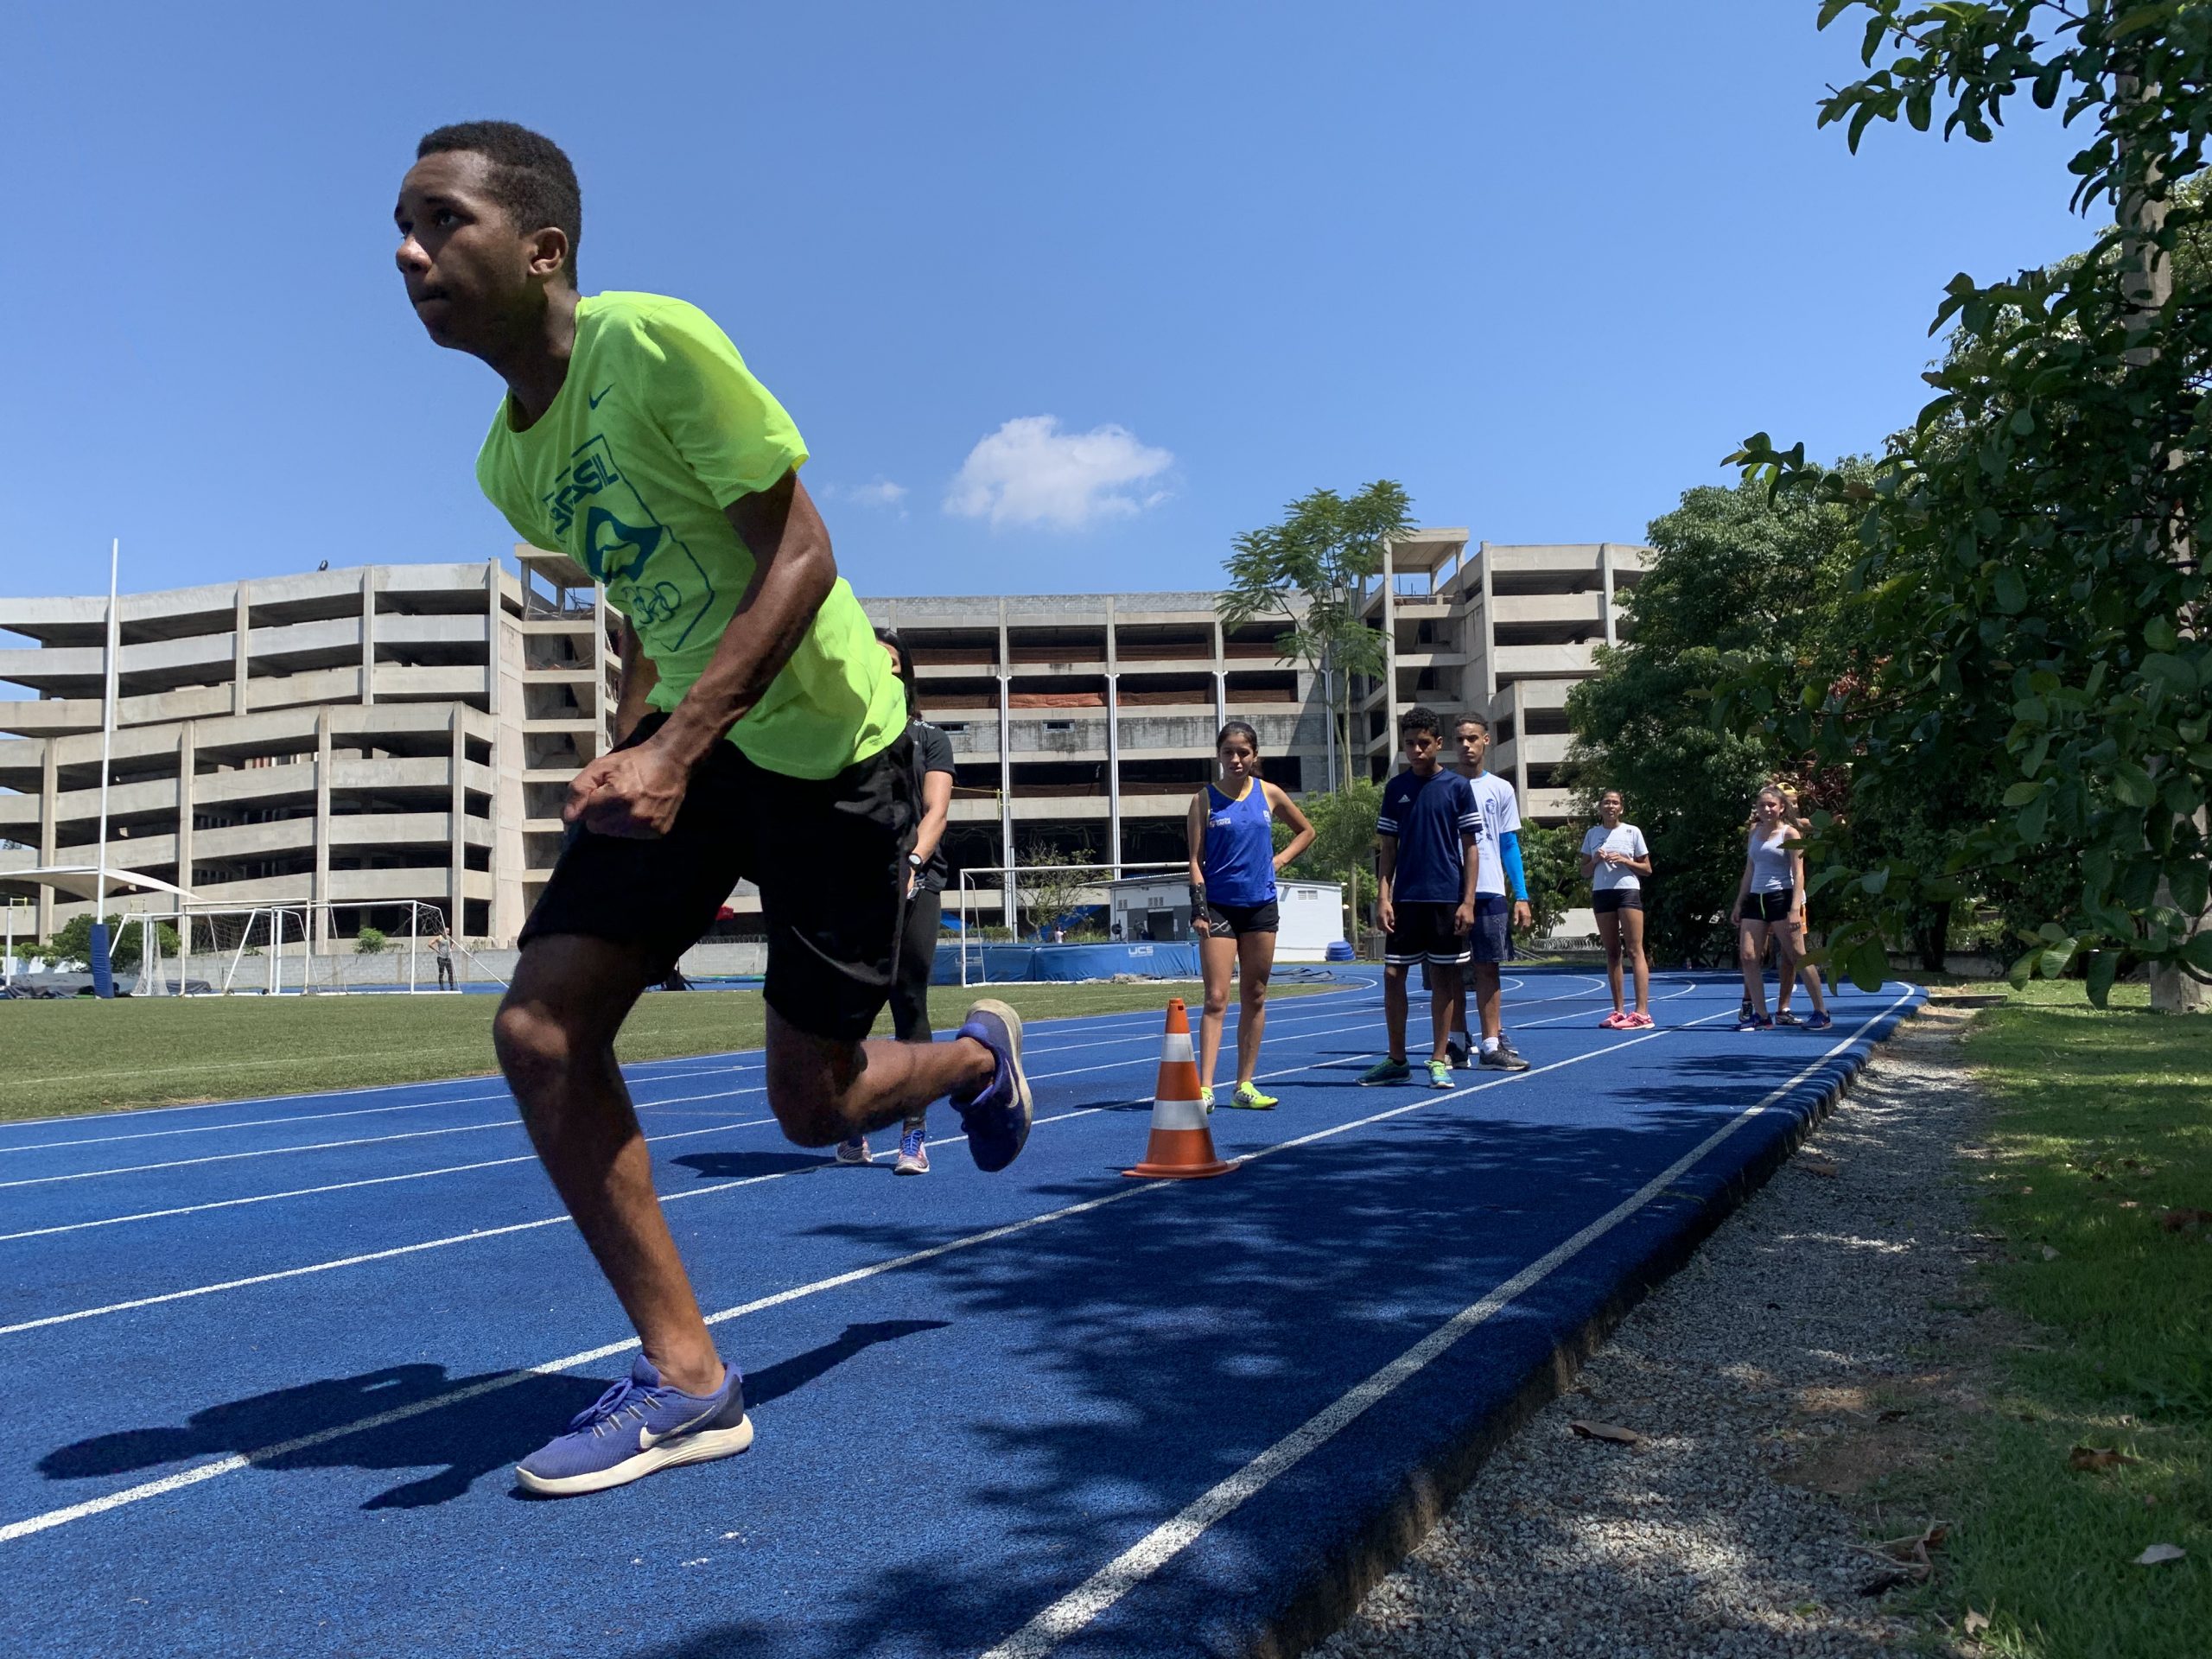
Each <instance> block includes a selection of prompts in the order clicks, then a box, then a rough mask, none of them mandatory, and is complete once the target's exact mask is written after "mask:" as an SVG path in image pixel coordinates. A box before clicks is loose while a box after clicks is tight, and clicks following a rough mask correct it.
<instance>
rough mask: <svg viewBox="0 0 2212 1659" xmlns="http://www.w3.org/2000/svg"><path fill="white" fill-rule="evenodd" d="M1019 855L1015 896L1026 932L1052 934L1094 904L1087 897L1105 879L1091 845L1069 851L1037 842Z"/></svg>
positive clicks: (1049, 843) (1022, 850)
mask: <svg viewBox="0 0 2212 1659" xmlns="http://www.w3.org/2000/svg"><path fill="white" fill-rule="evenodd" d="M1020 856H1021V863H1022V866H1023V868H1021V870H1020V872H1019V874H1018V875H1017V877H1016V882H1017V886H1016V889H1015V893H1016V898H1017V899H1018V900H1019V902H1020V906H1021V923H1022V929H1024V930H1027V931H1035V932H1039V933H1043V932H1049V931H1051V930H1052V928H1053V927H1055V926H1058V925H1065V924H1068V923H1070V922H1071V921H1073V920H1074V919H1075V918H1077V915H1078V913H1079V912H1082V911H1083V910H1084V909H1085V908H1086V907H1087V906H1088V905H1089V904H1090V902H1091V901H1090V900H1089V899H1087V898H1086V896H1085V895H1086V894H1087V893H1089V892H1090V889H1092V888H1093V887H1096V886H1097V885H1098V884H1099V882H1101V881H1103V880H1105V874H1103V873H1102V872H1101V871H1099V870H1098V869H1097V868H1096V864H1097V862H1098V855H1097V854H1096V852H1094V851H1093V850H1092V849H1090V847H1089V846H1088V845H1084V846H1081V847H1076V848H1072V849H1070V848H1063V847H1055V846H1053V845H1052V843H1051V842H1043V841H1034V842H1030V843H1029V844H1028V845H1027V846H1026V847H1024V848H1023V849H1021V855H1020ZM1086 866H1089V867H1092V868H1085V867H1086ZM1016 937H1017V938H1019V937H1020V932H1019V931H1017V934H1016Z"/></svg>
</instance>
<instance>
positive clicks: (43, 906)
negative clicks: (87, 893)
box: [38, 737, 61, 940]
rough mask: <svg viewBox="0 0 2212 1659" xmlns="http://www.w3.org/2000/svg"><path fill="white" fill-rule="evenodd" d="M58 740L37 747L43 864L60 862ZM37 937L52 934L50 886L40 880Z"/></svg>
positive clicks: (40, 836) (41, 859)
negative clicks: (38, 754) (56, 751)
mask: <svg viewBox="0 0 2212 1659" xmlns="http://www.w3.org/2000/svg"><path fill="white" fill-rule="evenodd" d="M60 741H61V740H60V738H58V737H49V738H48V739H47V740H46V741H45V742H44V743H43V744H41V746H40V756H39V785H38V861H39V862H40V863H41V864H47V865H52V864H55V863H59V862H60V859H59V857H58V856H57V854H56V849H57V847H58V846H59V844H60V833H61V767H60V760H58V759H57V758H56V756H55V753H54V750H55V747H56V746H57V745H58V744H59V743H60ZM38 936H39V938H41V939H42V940H43V939H50V938H53V937H54V889H53V888H52V887H49V886H48V884H47V883H45V882H43V881H41V882H40V883H39V886H38Z"/></svg>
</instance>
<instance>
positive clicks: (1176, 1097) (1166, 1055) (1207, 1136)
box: [1122, 997, 1236, 1180]
mask: <svg viewBox="0 0 2212 1659" xmlns="http://www.w3.org/2000/svg"><path fill="white" fill-rule="evenodd" d="M1234 1168H1236V1165H1234V1164H1228V1163H1224V1162H1223V1161H1222V1160H1221V1159H1220V1158H1219V1157H1218V1156H1217V1154H1215V1152H1214V1149H1213V1131H1212V1130H1211V1128H1207V1127H1206V1109H1205V1107H1204V1106H1202V1105H1200V1104H1199V1103H1198V1060H1197V1058H1196V1057H1195V1056H1193V1055H1192V1052H1191V1020H1190V1016H1189V1015H1188V1014H1185V1012H1184V1009H1183V999H1182V998H1181V997H1174V998H1172V999H1170V1000H1169V1001H1168V1004H1167V1035H1166V1038H1165V1039H1162V1041H1161V1043H1160V1081H1159V1083H1158V1084H1155V1085H1154V1088H1153V1091H1152V1139H1151V1140H1150V1141H1147V1142H1146V1143H1145V1149H1144V1161H1143V1162H1142V1163H1141V1164H1139V1165H1138V1166H1136V1167H1135V1169H1125V1170H1123V1171H1122V1174H1124V1175H1138V1176H1146V1177H1158V1176H1166V1177H1167V1178H1169V1179H1173V1180H1196V1179H1198V1178H1199V1177H1200V1176H1204V1175H1226V1174H1228V1173H1229V1172H1230V1170H1232V1169H1234Z"/></svg>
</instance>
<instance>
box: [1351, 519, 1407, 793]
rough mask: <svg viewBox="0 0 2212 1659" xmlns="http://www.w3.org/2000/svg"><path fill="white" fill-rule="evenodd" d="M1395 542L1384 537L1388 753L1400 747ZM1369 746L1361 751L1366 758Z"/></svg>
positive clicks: (1386, 768)
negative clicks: (1393, 555) (1393, 554)
mask: <svg viewBox="0 0 2212 1659" xmlns="http://www.w3.org/2000/svg"><path fill="white" fill-rule="evenodd" d="M1395 547H1396V543H1395V542H1393V541H1392V540H1391V539H1390V538H1389V537H1387V536H1386V537H1383V740H1384V742H1385V744H1386V745H1387V746H1388V747H1387V749H1386V753H1388V751H1389V750H1395V748H1396V747H1398V567H1397V562H1396V560H1395V558H1393V557H1392V553H1393V550H1395ZM1366 752H1367V751H1366V747H1363V748H1362V749H1361V751H1360V753H1361V754H1362V755H1363V756H1364V755H1365V753H1366ZM1396 764H1397V763H1396V761H1395V760H1384V761H1383V776H1384V777H1385V778H1387V777H1389V775H1390V772H1391V771H1392V770H1393V769H1394V768H1395V766H1396Z"/></svg>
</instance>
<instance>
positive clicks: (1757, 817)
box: [1728, 785, 1835, 1031]
mask: <svg viewBox="0 0 2212 1659" xmlns="http://www.w3.org/2000/svg"><path fill="white" fill-rule="evenodd" d="M1788 814H1789V808H1788V804H1787V803H1786V802H1785V801H1784V800H1783V796H1782V791H1780V790H1778V789H1777V788H1775V787H1774V786H1773V785H1768V786H1767V787H1766V788H1764V789H1763V790H1761V791H1759V794H1758V804H1757V805H1756V806H1755V807H1754V808H1753V810H1752V814H1751V838H1750V842H1749V845H1748V846H1747V847H1746V849H1745V856H1744V874H1743V879H1742V880H1739V881H1738V883H1737V884H1736V902H1735V904H1734V906H1732V907H1731V909H1730V910H1729V912H1728V919H1729V921H1730V923H1731V924H1732V925H1734V926H1735V928H1736V929H1737V940H1736V943H1737V952H1738V957H1739V958H1740V959H1741V961H1742V963H1743V968H1744V1009H1743V1012H1742V1014H1739V1015H1738V1017H1737V1020H1736V1029H1737V1030H1738V1031H1772V1030H1773V1029H1774V1021H1773V1020H1770V1019H1769V1018H1768V1017H1767V1012H1766V976H1765V974H1764V971H1763V970H1762V969H1761V968H1760V965H1759V963H1760V958H1761V957H1764V955H1765V954H1766V942H1767V938H1768V936H1769V934H1771V935H1772V936H1773V938H1774V944H1775V950H1776V952H1777V954H1778V955H1779V956H1780V957H1781V959H1782V961H1781V968H1782V981H1783V983H1784V984H1787V983H1789V981H1790V980H1791V979H1792V978H1793V977H1795V976H1796V972H1797V968H1798V964H1799V963H1801V962H1802V960H1803V959H1804V955H1805V850H1804V849H1803V848H1802V846H1796V847H1793V846H1791V845H1790V844H1789V843H1790V842H1791V841H1792V840H1793V839H1795V837H1796V833H1797V832H1796V829H1795V828H1794V827H1793V826H1792V825H1791V823H1789V816H1788ZM1807 988H1808V989H1809V990H1810V991H1811V992H1812V994H1813V1017H1812V1018H1811V1019H1809V1020H1806V1021H1805V1028H1806V1029H1807V1030H1808V1031H1826V1030H1827V1028H1828V1027H1830V1026H1831V1025H1833V1024H1834V1023H1835V1022H1834V1020H1831V1019H1830V1018H1829V1017H1828V1007H1827V998H1826V997H1824V996H1823V995H1821V987H1820V982H1819V981H1818V980H1817V979H1815V980H1814V981H1813V982H1810V983H1809V984H1808V987H1807Z"/></svg>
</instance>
